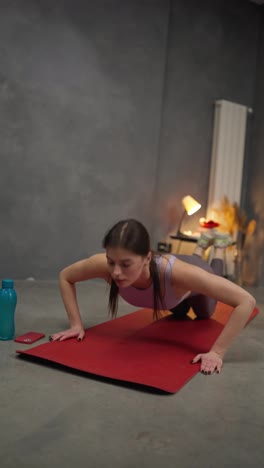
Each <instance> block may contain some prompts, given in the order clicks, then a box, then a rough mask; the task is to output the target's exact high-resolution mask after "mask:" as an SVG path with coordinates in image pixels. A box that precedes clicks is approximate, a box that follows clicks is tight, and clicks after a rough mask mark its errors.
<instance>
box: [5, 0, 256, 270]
mask: <svg viewBox="0 0 264 468" xmlns="http://www.w3.org/2000/svg"><path fill="white" fill-rule="evenodd" d="M77 3H78V7H77V6H76V5H77ZM77 3H76V2H72V1H71V0H57V1H56V2H54V1H51V0H34V1H33V0H0V44H1V46H0V106H1V113H0V158H1V165H2V170H1V171H0V181H1V184H0V187H1V188H0V190H1V197H0V204H1V220H2V222H1V231H0V243H1V245H2V249H1V264H0V265H1V266H0V275H1V276H2V277H3V276H11V277H13V278H26V277H29V276H33V277H35V278H36V279H48V278H57V276H58V272H59V270H60V269H61V268H63V267H64V266H65V265H67V264H68V263H71V262H74V261H76V260H78V259H80V258H82V257H85V256H87V255H91V254H92V253H94V252H96V251H98V250H101V239H102V237H103V234H104V232H105V231H106V229H107V228H108V227H110V226H111V225H112V224H113V222H115V221H117V220H119V219H120V218H124V217H129V216H133V217H137V218H138V219H140V220H141V221H143V222H145V224H146V225H147V227H148V228H149V229H150V230H151V233H152V235H153V240H154V247H155V243H156V241H157V240H158V239H159V238H160V237H161V236H163V235H164V233H166V232H167V230H168V229H169V228H171V227H172V224H173V223H176V224H177V222H178V219H179V216H180V210H181V206H180V200H181V198H182V196H183V195H185V194H186V193H191V194H192V195H193V196H195V197H196V198H197V199H198V200H200V201H201V203H202V204H203V206H204V209H205V207H206V201H207V190H208V176H209V169H210V157H211V142H212V128H213V110H214V109H213V103H214V101H215V100H216V99H228V100H231V101H235V102H239V103H241V104H245V105H248V106H250V107H253V108H254V106H255V100H254V97H255V91H256V86H255V85H256V63H257V55H258V51H259V47H260V46H261V44H259V31H260V19H261V8H260V7H257V6H255V5H253V4H251V3H250V2H246V1H245V2H241V1H240V0H231V1H229V2H226V1H225V0H215V1H214V2H212V1H210V0H201V1H200V2H196V1H195V0H190V1H189V2H186V1H184V0H177V1H176V0H174V1H171V2H170V1H169V0H167V1H166V0H145V1H140V0H138V1H135V0H97V2H87V1H82V0H79V1H78V2H77ZM262 41H263V39H262ZM262 49H263V45H262ZM263 63H264V61H262V65H260V66H259V68H258V73H259V77H261V76H262V82H263V74H264V65H263ZM263 95H264V93H263V86H262V84H261V80H260V78H259V85H258V96H257V99H256V102H257V101H258V100H260V99H262V103H263V99H264V98H263ZM259 106H260V109H259V111H258V113H257V112H256V116H255V118H254V125H255V123H256V120H257V119H258V118H259V119H260V123H259V125H258V131H257V134H256V141H258V144H257V145H256V148H255V153H254V152H252V151H251V152H250V158H252V161H254V164H253V165H252V166H250V171H251V176H250V177H251V178H248V181H247V183H248V189H247V190H246V196H245V200H246V201H245V203H248V204H250V202H249V201H248V200H250V199H251V193H252V189H251V187H253V186H254V171H256V173H257V174H258V173H259V172H260V169H261V170H262V171H263V162H261V148H263V138H262V137H261V131H262V130H261V128H262V127H263V105H262V108H261V104H259ZM261 122H262V123H261ZM262 133H263V132H262ZM247 156H248V158H249V155H247ZM202 214H203V213H202V211H200V212H199V216H198V217H200V216H201V215H202ZM197 219H198V218H196V221H197ZM193 222H195V216H194V217H193V220H192V223H193Z"/></svg>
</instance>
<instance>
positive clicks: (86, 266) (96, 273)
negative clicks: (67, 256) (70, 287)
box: [61, 253, 109, 283]
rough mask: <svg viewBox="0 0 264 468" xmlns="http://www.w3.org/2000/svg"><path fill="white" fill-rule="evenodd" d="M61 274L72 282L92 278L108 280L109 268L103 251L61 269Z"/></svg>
mask: <svg viewBox="0 0 264 468" xmlns="http://www.w3.org/2000/svg"><path fill="white" fill-rule="evenodd" d="M61 275H62V276H64V277H65V278H66V277H67V279H68V280H69V281H72V282H73V283H75V282H78V281H85V280H87V279H92V278H102V279H105V280H106V281H107V280H108V276H109V270H108V265H107V258H106V254H105V253H96V254H94V255H92V256H90V257H88V258H84V259H82V260H79V261H77V262H75V263H72V264H71V265H69V266H68V267H66V268H64V269H63V270H62V271H61Z"/></svg>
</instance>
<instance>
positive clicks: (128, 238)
mask: <svg viewBox="0 0 264 468" xmlns="http://www.w3.org/2000/svg"><path fill="white" fill-rule="evenodd" d="M103 247H104V248H107V247H120V248H123V249H125V250H130V251H131V252H133V253H135V254H136V255H140V256H142V257H145V256H147V255H148V253H149V251H150V250H151V249H150V238H149V234H148V231H147V230H146V228H145V227H144V226H143V224H141V223H140V222H139V221H136V220H135V219H126V220H123V221H119V222H118V223H117V224H115V225H114V226H113V227H112V228H111V229H110V230H109V231H108V232H107V234H106V235H105V237H104V239H103ZM154 255H155V254H154V253H153V252H152V258H151V261H150V264H149V269H150V276H151V279H152V283H153V319H154V320H158V319H159V318H160V317H161V314H160V310H164V309H165V308H164V305H163V299H162V294H161V286H160V278H159V272H158V268H157V264H156V262H155V260H154V258H153V256H154ZM118 298H119V288H118V286H117V284H116V283H115V281H114V280H113V279H111V286H110V293H109V301H108V310H109V314H110V315H111V317H112V318H115V317H116V315H117V309H118Z"/></svg>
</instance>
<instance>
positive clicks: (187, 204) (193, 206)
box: [177, 195, 202, 236]
mask: <svg viewBox="0 0 264 468" xmlns="http://www.w3.org/2000/svg"><path fill="white" fill-rule="evenodd" d="M182 204H183V206H184V212H183V214H182V217H181V219H180V223H179V227H178V232H177V235H178V236H184V234H183V233H182V232H181V226H182V223H183V219H184V216H185V215H186V214H187V215H189V216H191V215H193V214H194V213H196V211H198V210H199V209H200V208H201V206H202V205H201V204H200V203H199V202H198V201H196V200H195V199H194V198H193V197H191V195H186V196H185V197H183V199H182Z"/></svg>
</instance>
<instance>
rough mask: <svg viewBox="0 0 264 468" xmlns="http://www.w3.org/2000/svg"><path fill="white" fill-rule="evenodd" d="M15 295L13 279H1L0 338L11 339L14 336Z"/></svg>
mask: <svg viewBox="0 0 264 468" xmlns="http://www.w3.org/2000/svg"><path fill="white" fill-rule="evenodd" d="M16 304H17V295H16V291H15V290H14V281H13V280H11V279H4V280H2V289H0V340H13V339H14V336H15V310H16Z"/></svg>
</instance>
